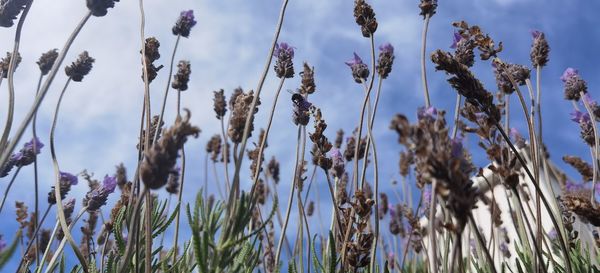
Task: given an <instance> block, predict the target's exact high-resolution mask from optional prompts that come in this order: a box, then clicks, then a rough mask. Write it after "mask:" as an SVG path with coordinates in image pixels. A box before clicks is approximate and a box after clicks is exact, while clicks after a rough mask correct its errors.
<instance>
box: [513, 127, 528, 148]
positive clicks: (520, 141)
mask: <svg viewBox="0 0 600 273" xmlns="http://www.w3.org/2000/svg"><path fill="white" fill-rule="evenodd" d="M509 135H510V138H511V139H512V141H513V144H514V145H515V146H516V147H517V148H519V149H522V148H525V146H526V144H525V138H524V137H523V136H522V135H521V133H519V131H518V130H517V128H510V132H509Z"/></svg>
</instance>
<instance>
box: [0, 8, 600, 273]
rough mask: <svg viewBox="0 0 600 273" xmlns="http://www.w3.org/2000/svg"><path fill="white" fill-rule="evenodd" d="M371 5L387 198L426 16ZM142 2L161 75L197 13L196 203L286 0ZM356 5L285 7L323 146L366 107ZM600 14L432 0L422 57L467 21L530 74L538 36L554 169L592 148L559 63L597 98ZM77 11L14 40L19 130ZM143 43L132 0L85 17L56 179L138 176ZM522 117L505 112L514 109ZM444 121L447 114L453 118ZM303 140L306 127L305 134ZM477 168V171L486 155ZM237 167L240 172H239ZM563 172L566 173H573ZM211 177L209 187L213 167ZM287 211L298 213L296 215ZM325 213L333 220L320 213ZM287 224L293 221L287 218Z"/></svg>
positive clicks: (432, 81) (285, 146)
mask: <svg viewBox="0 0 600 273" xmlns="http://www.w3.org/2000/svg"><path fill="white" fill-rule="evenodd" d="M370 2H371V3H372V5H373V7H374V9H375V12H376V14H377V19H378V21H379V29H378V30H377V33H376V35H375V39H376V42H375V43H376V45H379V44H382V43H384V42H390V43H391V44H392V45H393V46H394V47H395V53H396V59H395V63H394V67H393V71H392V73H391V75H390V77H389V78H388V80H386V81H385V82H384V83H383V90H382V98H381V104H380V108H379V111H378V113H377V120H376V123H375V125H374V126H375V127H374V134H375V137H376V140H377V144H378V148H379V158H380V162H381V165H380V170H381V175H380V177H381V180H380V181H381V182H380V183H381V187H382V190H383V191H390V190H391V189H392V185H391V183H390V181H392V180H393V179H399V175H398V170H397V161H398V153H399V151H400V146H399V145H398V144H397V142H396V135H395V133H394V132H392V131H390V130H389V129H388V128H387V127H388V125H389V121H390V120H391V118H392V116H393V115H394V114H396V113H398V112H401V113H404V114H406V115H407V116H409V117H411V118H412V119H414V118H415V110H416V108H417V107H419V106H422V105H423V104H424V103H423V97H422V91H421V90H422V89H421V83H420V72H419V71H420V70H419V54H420V53H419V52H420V51H419V50H420V40H421V28H422V18H421V17H420V16H419V15H418V13H419V10H418V8H417V2H418V1H389V0H388V1H385V0H379V1H370ZM145 6H146V20H147V25H146V36H155V37H156V38H157V39H158V40H159V41H160V42H161V47H160V52H161V55H162V57H161V59H160V60H158V61H157V63H158V64H163V65H165V66H167V65H168V58H169V56H170V54H171V51H172V49H173V46H174V42H175V37H174V36H173V35H172V34H171V32H170V29H171V27H172V25H173V23H174V21H175V20H176V18H177V16H178V14H179V12H180V11H181V10H184V9H193V10H194V12H195V15H196V18H197V21H198V24H197V25H196V26H195V27H194V29H193V30H192V33H191V35H190V38H189V39H182V41H181V43H180V47H179V49H178V52H177V57H176V60H179V59H187V60H189V61H190V62H191V65H192V78H191V81H190V84H189V86H190V88H189V90H188V91H185V92H184V93H182V105H183V107H187V108H190V109H191V111H192V123H194V124H195V125H198V126H200V127H201V128H202V130H203V132H202V134H201V136H200V137H199V138H198V139H192V140H190V141H189V142H188V144H187V145H188V146H187V150H186V151H187V154H188V161H187V162H188V163H187V164H188V173H187V175H186V185H185V188H186V190H185V192H186V195H185V196H184V198H185V200H186V201H190V200H192V198H193V196H194V194H195V192H196V191H197V190H198V189H200V187H201V185H203V182H204V167H203V166H204V147H205V144H206V141H207V140H208V139H209V138H210V137H211V136H212V135H213V134H215V133H218V132H219V127H218V126H219V123H218V120H216V119H215V118H214V112H213V111H212V97H213V93H212V91H213V90H218V89H220V88H223V89H225V90H226V94H227V95H229V94H230V93H231V91H232V90H233V89H234V88H235V87H238V86H241V87H243V88H244V89H245V90H248V89H254V88H255V86H256V84H257V81H258V78H259V74H260V71H261V70H262V67H263V66H264V61H265V57H266V55H267V53H268V49H269V46H270V42H271V39H272V35H273V33H272V32H273V30H274V26H275V23H276V20H277V15H278V11H279V7H280V2H279V1H275V0H264V1H243V0H228V1H214V0H213V1H187V0H172V1H150V0H149V1H146V3H145ZM352 9H353V1H349V0H346V1H342V0H329V1H319V0H302V1H295V0H291V1H290V4H289V5H288V13H287V17H286V19H285V21H284V26H283V28H282V32H281V36H280V41H285V42H288V43H290V44H292V45H293V46H295V48H296V56H295V68H296V71H300V70H301V64H302V62H303V61H307V62H309V63H310V64H311V65H313V66H315V68H316V84H317V92H316V94H315V95H314V96H313V97H312V98H311V101H312V102H313V103H315V104H316V105H317V106H319V107H320V108H321V109H322V111H323V115H324V118H325V119H326V120H327V123H328V124H329V127H328V130H327V131H326V132H327V134H328V137H329V138H330V139H334V137H335V131H337V129H338V128H343V129H344V130H345V131H346V132H347V133H348V132H350V131H352V129H353V128H354V127H356V124H357V122H358V109H360V105H361V104H362V94H363V91H362V88H361V86H359V85H357V84H356V83H354V81H353V80H352V77H351V74H350V70H349V69H348V68H347V66H346V65H345V64H344V61H347V60H348V59H350V58H351V57H352V53H353V52H357V53H358V54H359V55H361V56H362V57H363V59H364V60H365V61H367V60H368V56H369V50H370V45H369V40H368V39H365V38H363V37H362V35H360V30H359V28H358V26H356V24H355V22H354V18H353V16H352ZM597 10H600V2H596V1H583V0H573V1H559V0H547V1H541V0H487V1H482V0H457V1H440V3H439V7H438V11H437V14H436V15H435V16H434V17H433V18H432V20H431V23H430V31H429V42H428V47H427V52H432V51H433V50H435V49H437V48H441V49H445V50H449V45H450V44H451V42H452V41H451V40H452V31H453V29H452V26H451V23H452V22H453V21H457V20H466V21H467V22H469V23H471V24H478V25H480V26H481V27H482V28H483V30H484V31H485V32H487V33H489V34H490V35H491V36H492V37H493V38H494V39H495V40H496V41H502V42H503V43H504V47H505V50H504V51H503V52H502V53H501V57H502V58H503V59H504V60H505V61H509V62H514V63H520V64H525V65H529V63H530V61H529V49H530V45H531V36H530V33H529V32H530V30H532V29H539V30H541V31H543V32H545V33H546V37H547V39H548V41H549V43H550V46H551V54H550V62H549V65H548V67H546V68H544V71H543V75H542V90H543V99H542V100H543V101H542V107H543V110H542V111H543V118H544V120H545V121H546V122H545V125H544V137H545V142H546V143H547V145H548V146H549V148H550V154H551V156H552V159H553V160H554V161H555V162H556V163H558V165H559V166H564V164H563V163H562V162H561V160H560V158H561V157H562V156H563V155H565V154H575V155H580V156H582V157H583V158H586V159H588V158H589V151H588V149H587V147H586V146H585V145H584V144H583V143H582V141H581V140H580V139H579V128H578V126H577V125H576V124H574V123H572V122H571V121H570V120H569V112H570V111H571V110H572V109H571V108H572V107H571V104H570V103H569V102H567V101H565V100H564V99H563V91H562V83H561V82H560V80H559V77H560V75H561V74H562V72H563V70H564V69H565V68H566V67H569V66H570V67H575V68H577V69H579V71H580V74H581V75H582V77H583V78H584V79H585V80H586V81H587V82H588V87H589V92H590V93H591V95H592V97H595V98H596V99H600V94H599V93H598V92H597V91H596V89H597V88H598V86H599V85H600V78H599V77H598V75H599V74H600V69H599V68H597V67H596V66H595V64H596V62H597V60H595V57H596V56H598V54H597V45H598V44H600V29H599V28H597V27H596V25H597V24H598V23H599V21H598V19H597V12H595V11H597ZM85 11H86V7H85V4H84V1H73V0H61V1H36V2H34V4H33V7H32V9H31V11H30V14H29V17H28V20H27V23H26V25H25V28H24V32H23V37H22V43H21V44H22V46H21V55H22V56H23V61H22V63H21V65H20V66H19V68H18V69H17V73H16V74H15V83H16V114H15V120H16V121H18V122H20V120H21V119H22V117H23V116H24V114H25V112H26V109H28V107H29V105H30V104H31V102H32V100H33V94H34V92H35V90H34V89H35V84H36V83H37V77H38V73H39V72H38V69H37V66H36V65H35V61H37V59H38V57H39V56H40V54H41V53H43V52H45V51H47V50H49V49H51V48H61V47H62V43H63V42H64V41H65V40H66V38H67V36H68V34H69V33H70V31H71V30H72V29H73V28H74V26H75V24H76V23H77V22H78V21H79V20H80V18H81V16H83V14H84V12H85ZM13 35H14V28H11V29H0V41H2V42H1V43H0V51H8V50H9V49H12V42H11V41H12V39H13ZM139 47H140V35H139V10H138V3H137V1H121V2H118V3H116V7H115V8H114V9H111V10H109V13H108V15H107V16H106V17H102V18H92V19H91V20H90V22H89V23H88V25H87V26H86V27H85V28H84V29H83V31H82V33H81V34H80V36H79V37H78V38H77V40H76V41H75V44H74V45H73V47H72V49H71V50H70V52H69V54H68V56H67V58H66V59H65V63H64V64H69V63H70V62H72V61H73V60H74V59H75V58H76V56H77V55H78V54H79V53H80V52H81V51H83V50H87V51H89V53H90V55H91V56H92V57H94V58H96V63H95V64H94V68H93V70H92V71H91V73H90V75H88V76H87V77H86V78H85V79H84V81H83V82H81V83H72V84H71V85H70V87H69V90H68V91H67V94H66V97H65V99H64V101H63V107H62V109H61V113H60V121H59V124H58V128H57V149H58V159H59V162H60V165H61V168H62V169H63V170H64V171H69V172H79V171H81V170H83V169H87V170H89V171H90V172H93V173H94V174H96V177H97V178H101V177H103V176H104V174H107V173H109V174H112V173H113V172H114V166H115V165H117V164H118V163H120V162H124V163H125V165H126V166H127V167H128V169H129V172H130V175H131V174H133V168H134V166H135V157H136V154H137V153H136V149H135V144H136V142H137V130H138V129H137V127H138V126H139V125H138V124H139V113H140V111H141V103H142V101H141V100H142V92H143V83H142V81H141V80H140V73H141V66H140V56H139V53H138V52H139ZM427 67H428V69H427V71H428V76H429V86H430V92H431V95H432V103H433V105H434V106H436V107H438V108H441V109H446V110H447V111H448V112H451V111H452V109H453V107H454V101H455V94H456V93H455V91H454V90H452V89H451V88H450V87H449V85H448V84H447V83H446V81H445V79H446V76H445V75H444V74H443V73H441V72H435V71H434V69H433V65H432V64H431V63H430V61H429V59H427ZM474 70H475V72H476V74H477V75H478V77H479V78H480V79H481V80H482V81H484V83H485V85H486V87H487V88H488V90H490V91H495V82H494V81H493V74H492V70H491V67H490V65H489V63H488V62H486V63H483V62H480V61H477V62H476V65H475V68H474ZM65 81H66V76H65V75H64V73H62V72H61V73H59V75H58V76H57V77H56V79H55V81H54V85H53V86H52V88H51V90H50V92H49V94H48V96H47V97H46V99H45V101H44V103H43V104H42V107H41V110H40V112H39V113H40V114H39V127H38V132H39V134H40V136H41V139H42V141H43V142H44V143H47V141H48V135H49V127H50V122H51V117H52V111H53V108H54V104H55V102H56V101H57V98H58V93H59V92H60V88H61V87H62V85H63V84H64V82H65ZM277 83H278V79H277V78H275V77H274V73H273V72H272V71H270V74H269V77H268V78H267V80H266V82H265V87H264V89H263V97H262V101H263V106H262V108H261V109H260V111H259V114H258V119H257V122H256V123H255V127H256V128H261V127H264V126H265V125H266V119H265V117H266V112H268V111H267V107H270V103H271V101H272V98H273V95H274V91H275V88H276V86H277ZM165 85H166V69H164V70H162V71H161V73H160V75H159V76H158V77H157V78H156V79H155V80H154V82H153V83H152V85H151V92H152V97H153V103H152V107H153V111H156V110H157V109H158V108H159V106H160V105H159V100H160V99H159V98H161V97H162V93H163V92H164V89H165ZM298 86H299V79H298V78H297V77H296V78H293V79H291V80H289V81H286V84H285V86H284V89H291V90H295V89H296V88H297V87H298ZM6 88H7V84H6V81H5V82H4V83H3V84H2V86H0V118H1V119H0V120H2V121H4V120H5V117H6V107H7V106H6V103H5V102H6V101H7V92H6ZM290 96H291V95H289V94H287V93H285V92H284V93H282V96H281V98H280V103H279V105H278V107H277V112H278V115H276V116H275V120H274V124H273V128H272V132H271V134H270V136H269V143H270V145H269V147H268V148H267V150H266V158H270V157H271V156H272V155H274V156H276V157H277V158H278V159H279V160H280V161H281V169H282V182H281V184H280V186H279V194H280V200H284V199H286V198H285V197H286V196H287V194H288V193H287V192H288V188H289V186H290V179H289V177H290V176H291V171H292V170H293V166H292V164H293V158H294V153H293V150H294V145H295V132H296V130H295V126H294V124H293V123H292V121H291V101H290ZM174 98H175V96H174V93H171V96H170V98H169V102H168V105H167V113H166V115H165V121H166V122H167V124H170V123H171V122H172V121H173V119H174V113H175V112H174V110H173V109H174V107H175V100H174ZM513 105H514V104H513ZM169 109H170V110H169ZM513 109H515V108H513ZM517 112H519V111H515V110H513V113H517ZM450 116H451V113H449V114H448V117H450ZM519 116H520V115H519V114H516V115H515V116H514V119H513V120H514V121H513V124H514V125H515V126H516V127H518V128H519V129H520V130H522V131H523V130H524V129H525V127H524V124H523V123H519V122H518V119H519ZM311 124H312V123H311ZM308 130H309V131H312V126H310V127H309V128H308ZM256 135H257V134H255V136H256ZM29 136H30V135H29ZM27 138H28V137H27ZM472 152H473V153H474V154H481V151H480V150H478V148H477V147H472ZM476 158H478V160H479V161H480V162H482V164H483V161H482V159H483V158H482V157H481V156H479V157H477V156H476ZM40 162H41V168H40V183H41V186H40V192H41V194H40V200H41V204H43V205H42V206H41V208H42V209H44V208H45V195H46V193H47V191H48V190H49V188H50V185H51V184H52V183H53V182H52V167H51V164H50V155H49V150H48V149H46V148H44V150H43V152H42V154H41V156H40ZM243 169H244V170H246V169H247V166H244V167H243ZM565 170H566V171H567V172H568V173H569V174H573V172H572V171H571V170H570V169H569V168H565ZM32 173H33V171H32V169H31V168H27V169H25V170H23V171H22V174H21V175H19V177H18V179H17V181H16V184H15V186H14V187H13V189H12V191H11V194H10V196H9V198H8V201H7V203H8V206H7V208H6V209H5V210H4V211H3V212H2V214H1V215H0V217H3V218H6V219H13V218H14V209H13V206H12V205H13V204H14V201H15V200H26V201H28V203H29V204H31V205H30V207H33V205H32V203H31V202H32V200H33V196H32V185H33V182H32ZM572 176H573V177H574V178H577V177H578V176H576V175H572ZM246 177H247V176H246ZM368 177H370V176H368ZM209 178H210V179H211V181H212V171H210V169H209ZM8 179H9V177H7V178H2V179H1V180H0V190H2V191H3V190H4V188H5V187H6V185H7V183H8ZM248 180H249V179H246V180H245V181H243V183H245V186H248ZM371 180H372V179H371ZM315 182H316V183H317V185H318V187H317V189H319V191H320V192H321V193H323V194H319V195H320V197H321V198H322V200H323V204H324V206H328V205H326V204H328V203H329V202H328V201H329V200H328V198H326V197H327V196H328V195H326V194H327V192H326V186H325V180H324V177H323V175H322V173H321V175H320V176H318V177H317V180H316V181H315ZM86 191H87V188H86V186H85V184H84V183H82V184H80V185H79V186H77V187H76V188H75V189H74V190H73V191H72V196H77V197H78V204H77V205H78V207H79V206H80V205H81V202H80V199H81V197H83V195H84V194H85V192H86ZM211 191H212V192H215V191H214V187H211ZM314 198H315V197H314V196H313V197H311V198H310V199H314ZM281 205H282V206H283V205H284V204H281ZM295 211H296V210H292V212H293V213H295ZM324 211H329V209H327V210H324ZM324 217H325V219H326V220H325V221H326V222H328V221H329V220H328V215H327V214H326V215H324ZM292 219H295V215H294V214H293V215H292ZM312 221H315V219H313V220H312ZM184 222H185V221H184ZM48 224H51V223H48ZM313 224H316V223H313ZM291 226H292V227H293V228H292V229H290V233H291V234H294V233H295V231H294V230H295V226H294V225H291ZM16 228H17V224H16V223H15V222H14V221H13V220H8V221H5V222H4V223H3V224H2V225H1V226H0V234H4V235H5V237H8V238H9V239H10V234H14V232H15V230H16ZM288 234H289V233H288ZM167 236H170V234H168V235H167ZM167 238H168V237H167ZM13 266H14V265H13ZM8 269H10V266H9V268H8Z"/></svg>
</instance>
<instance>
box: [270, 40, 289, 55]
mask: <svg viewBox="0 0 600 273" xmlns="http://www.w3.org/2000/svg"><path fill="white" fill-rule="evenodd" d="M273 54H274V55H275V57H276V58H279V57H280V56H281V54H286V55H287V56H289V57H290V58H294V47H293V46H290V45H289V44H288V43H286V42H281V43H279V44H275V51H273Z"/></svg>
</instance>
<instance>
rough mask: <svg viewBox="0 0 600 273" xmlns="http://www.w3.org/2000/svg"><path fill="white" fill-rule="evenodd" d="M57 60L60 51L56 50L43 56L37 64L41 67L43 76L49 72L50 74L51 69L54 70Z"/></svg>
mask: <svg viewBox="0 0 600 273" xmlns="http://www.w3.org/2000/svg"><path fill="white" fill-rule="evenodd" d="M56 58H58V49H56V48H55V49H52V50H49V51H48V52H46V53H44V54H42V56H41V57H40V59H39V60H38V61H37V62H36V63H37V64H38V66H39V67H40V71H41V72H42V75H47V74H48V72H50V69H52V66H53V65H54V62H55V61H56Z"/></svg>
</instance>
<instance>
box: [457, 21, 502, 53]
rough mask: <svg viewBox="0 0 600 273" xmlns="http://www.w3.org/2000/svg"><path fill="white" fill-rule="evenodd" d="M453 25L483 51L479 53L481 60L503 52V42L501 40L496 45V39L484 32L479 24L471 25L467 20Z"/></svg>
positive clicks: (460, 33)
mask: <svg viewBox="0 0 600 273" xmlns="http://www.w3.org/2000/svg"><path fill="white" fill-rule="evenodd" d="M452 25H453V26H454V27H455V28H457V29H458V33H459V35H461V36H462V37H463V38H465V39H469V40H472V41H473V42H474V43H475V45H476V46H477V48H478V49H479V51H480V52H481V53H480V54H479V57H480V58H481V60H483V61H485V60H489V59H490V58H492V57H496V56H497V55H498V53H500V52H502V49H503V48H502V42H499V43H498V46H497V47H496V45H495V42H494V40H493V39H492V38H491V37H490V36H489V35H488V34H484V33H483V32H482V31H481V28H479V26H469V24H468V23H467V22H465V21H460V22H454V23H452Z"/></svg>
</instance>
